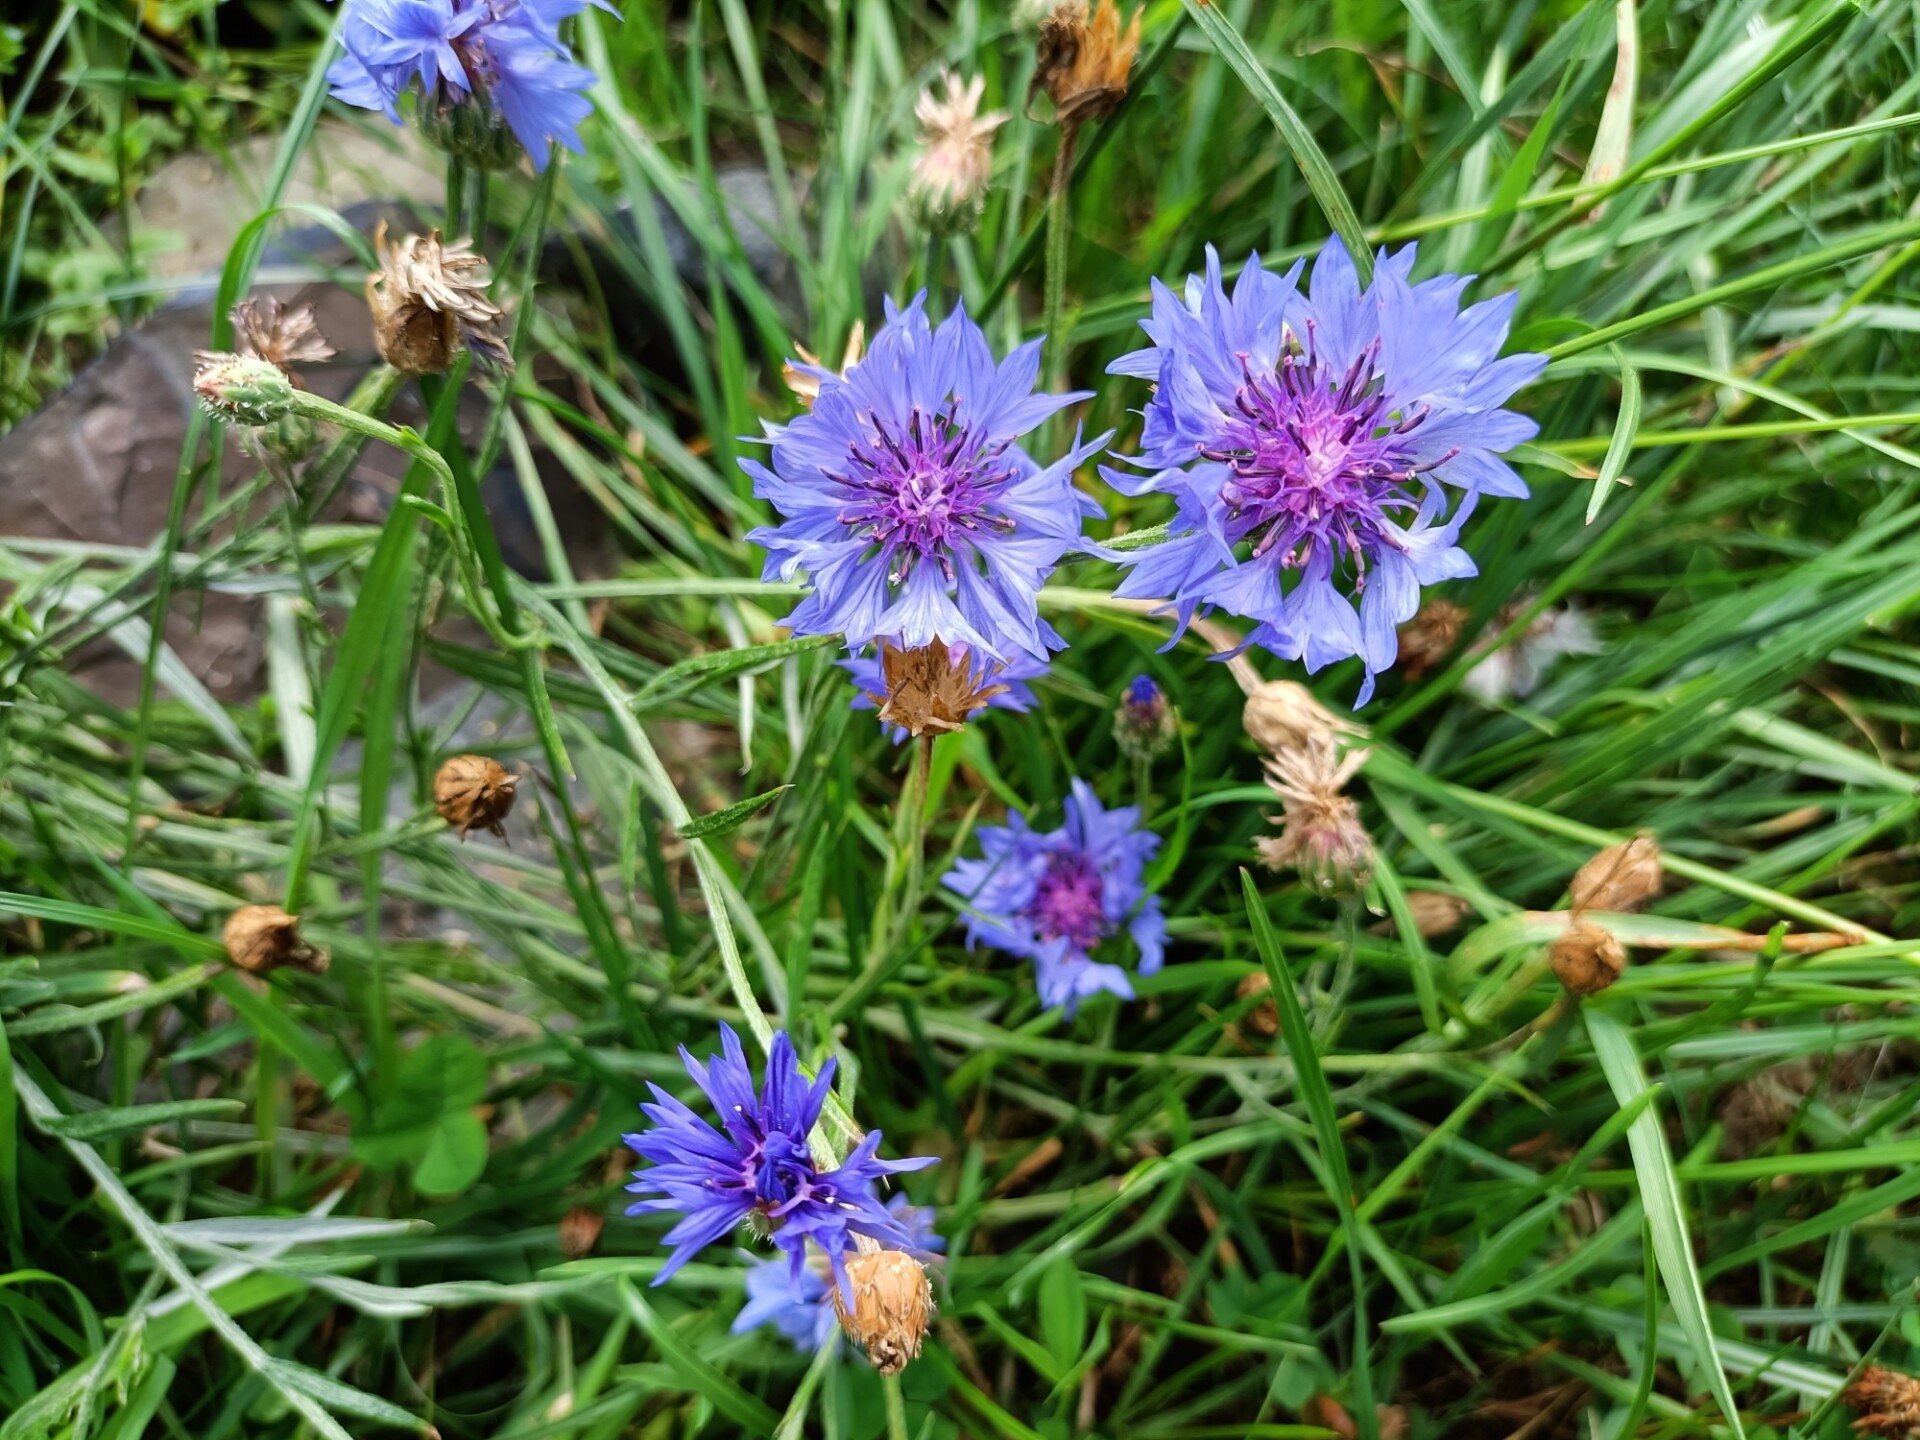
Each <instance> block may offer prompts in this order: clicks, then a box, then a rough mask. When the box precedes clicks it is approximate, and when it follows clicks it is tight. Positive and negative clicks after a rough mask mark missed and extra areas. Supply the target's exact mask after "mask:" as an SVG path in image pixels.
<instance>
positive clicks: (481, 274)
mask: <svg viewBox="0 0 1920 1440" xmlns="http://www.w3.org/2000/svg"><path fill="white" fill-rule="evenodd" d="M373 244H374V249H375V250H376V251H377V252H378V253H379V256H380V268H379V269H378V270H377V271H375V272H374V273H373V274H371V275H369V276H368V277H367V307H368V308H369V309H370V310H372V311H373V341H374V344H375V345H376V346H378V347H379V350H380V354H381V357H382V358H383V359H385V360H386V362H387V363H388V364H389V365H391V366H393V368H394V369H396V370H399V371H402V372H403V373H405V374H408V375H444V374H445V373H446V372H447V370H448V369H449V368H451V366H452V365H453V362H454V359H455V357H456V356H457V355H458V354H459V353H460V347H461V346H463V345H464V346H465V347H466V348H467V349H469V350H471V351H472V352H473V353H474V355H475V357H477V358H478V359H480V360H484V361H486V362H487V363H488V364H490V365H494V366H496V367H498V368H500V369H503V370H509V371H510V370H512V369H513V356H512V354H511V352H510V351H509V350H508V348H507V342H506V341H505V340H504V339H502V338H501V336H500V333H499V330H498V329H497V326H498V325H499V322H500V319H501V315H502V313H503V312H502V311H501V310H500V307H499V306H497V305H495V304H494V303H493V302H492V301H491V300H489V299H488V298H487V283H488V282H487V262H486V260H485V259H483V258H482V257H481V256H479V255H477V254H475V253H474V251H473V248H472V246H471V245H469V244H468V243H467V242H466V241H464V240H462V241H459V242H457V243H455V244H452V245H449V244H446V243H445V242H444V241H443V240H441V238H440V232H439V231H438V230H433V231H430V232H429V233H427V234H425V235H409V236H407V237H406V238H405V239H403V240H401V241H399V242H398V243H397V244H390V243H388V240H387V226H386V222H385V221H384V220H383V221H381V223H380V228H379V229H378V230H377V231H375V232H374V236H373Z"/></svg>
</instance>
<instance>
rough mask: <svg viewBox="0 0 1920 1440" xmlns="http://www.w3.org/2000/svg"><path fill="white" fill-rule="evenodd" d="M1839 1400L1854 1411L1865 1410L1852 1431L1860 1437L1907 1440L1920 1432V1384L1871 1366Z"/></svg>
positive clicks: (1890, 1371) (1909, 1378) (1908, 1377)
mask: <svg viewBox="0 0 1920 1440" xmlns="http://www.w3.org/2000/svg"><path fill="white" fill-rule="evenodd" d="M1840 1398H1841V1400H1842V1401H1844V1402H1845V1403H1846V1404H1847V1405H1848V1406H1850V1407H1851V1408H1853V1409H1855V1410H1863V1411H1865V1412H1866V1413H1865V1414H1863V1415H1862V1416H1861V1417H1860V1418H1859V1419H1858V1420H1856V1421H1854V1422H1853V1429H1854V1432H1855V1433H1856V1434H1860V1435H1889V1436H1896V1437H1899V1440H1908V1437H1910V1436H1912V1435H1913V1434H1914V1433H1915V1432H1916V1431H1920V1380H1916V1379H1915V1378H1914V1377H1913V1376H1911V1375H1902V1374H1901V1373H1900V1372H1899V1371H1897V1370H1888V1369H1885V1368H1884V1367H1882V1366H1879V1365H1869V1366H1867V1368H1866V1369H1864V1370H1862V1371H1861V1372H1860V1376H1859V1378H1858V1379H1856V1380H1855V1381H1854V1382H1853V1383H1852V1384H1851V1385H1849V1386H1848V1387H1847V1388H1846V1389H1845V1390H1844V1391H1842V1392H1841V1395H1840Z"/></svg>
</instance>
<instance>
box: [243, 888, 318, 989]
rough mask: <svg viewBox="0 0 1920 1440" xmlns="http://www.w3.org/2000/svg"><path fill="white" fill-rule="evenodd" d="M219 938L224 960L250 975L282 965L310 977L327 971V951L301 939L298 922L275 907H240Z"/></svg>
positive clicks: (275, 968)
mask: <svg viewBox="0 0 1920 1440" xmlns="http://www.w3.org/2000/svg"><path fill="white" fill-rule="evenodd" d="M220 939H221V942H222V943H223V944H225V946H226V947H227V958H228V959H229V960H231V961H233V963H234V964H235V965H238V966H239V967H240V968H241V969H242V970H245V971H248V972H249V973H251V974H254V975H264V974H266V973H267V971H269V970H278V969H280V968H281V967H282V966H284V965H291V966H293V967H295V968H296V969H299V970H305V971H308V972H310V973H311V974H314V975H319V974H323V973H324V972H325V971H326V968H327V952H326V951H324V950H316V949H315V948H314V947H313V946H311V945H309V944H307V942H306V941H305V940H302V939H301V938H300V929H299V921H298V920H297V919H296V918H295V917H294V916H292V915H289V914H288V913H287V912H286V911H284V910H282V909H281V908H280V907H279V906H278V905H242V906H241V907H240V908H239V909H238V910H236V911H234V912H233V914H231V915H229V916H228V917H227V923H226V927H225V928H224V929H223V930H222V931H221V932H220Z"/></svg>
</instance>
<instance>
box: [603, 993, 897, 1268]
mask: <svg viewBox="0 0 1920 1440" xmlns="http://www.w3.org/2000/svg"><path fill="white" fill-rule="evenodd" d="M720 1047H721V1053H720V1054H719V1055H715V1056H711V1057H709V1059H708V1061H707V1063H706V1064H704V1065H703V1064H701V1063H700V1062H699V1061H697V1060H695V1059H694V1058H693V1056H691V1055H689V1054H688V1053H687V1051H686V1048H685V1047H684V1046H682V1047H681V1050H680V1060H681V1063H682V1064H684V1065H685V1066H686V1067H687V1073H688V1074H689V1075H691V1076H692V1077H693V1081H694V1084H696V1085H698V1086H699V1087H700V1089H701V1090H702V1091H703V1092H704V1093H705V1094H706V1097H707V1099H708V1100H709V1101H710V1102H711V1103H712V1105H713V1108H714V1111H715V1113H716V1114H718V1115H719V1117H720V1124H721V1129H718V1130H716V1129H714V1127H713V1126H712V1125H710V1124H708V1123H707V1122H706V1121H705V1120H703V1119H701V1118H700V1117H699V1116H698V1115H696V1114H694V1112H693V1111H692V1110H690V1109H689V1108H688V1107H687V1106H686V1105H685V1104H683V1103H682V1102H680V1101H679V1100H676V1099H675V1098H674V1097H673V1096H671V1095H669V1094H668V1093H667V1092H666V1091H664V1090H662V1089H661V1088H660V1087H659V1086H658V1085H651V1084H650V1085H649V1086H648V1088H649V1089H650V1090H652V1092H653V1102H652V1103H651V1104H643V1105H641V1107H640V1109H641V1112H642V1113H643V1114H645V1115H646V1117H647V1119H648V1120H649V1121H651V1122H652V1125H651V1127H650V1128H649V1129H646V1130H642V1131H640V1132H638V1133H636V1134H632V1135H627V1136H625V1137H623V1138H624V1139H625V1141H626V1144H627V1146H628V1148H629V1149H631V1150H633V1151H634V1153H635V1154H637V1155H640V1156H641V1157H643V1158H645V1159H647V1160H651V1161H653V1162H654V1164H653V1167H652V1168H651V1169H648V1170H640V1171H636V1172H635V1175H634V1183H633V1184H631V1185H629V1186H627V1189H628V1190H629V1191H633V1192H635V1193H639V1194H646V1193H648V1192H652V1193H653V1194H654V1195H656V1196H657V1197H658V1198H655V1199H650V1200H641V1201H638V1202H636V1203H635V1204H633V1205H630V1206H628V1207H627V1213H628V1214H629V1215H645V1214H651V1213H654V1212H660V1211H665V1212H670V1213H676V1214H679V1215H680V1216H681V1217H682V1218H681V1220H680V1223H679V1224H677V1225H675V1226H674V1227H673V1228H672V1229H671V1230H669V1231H668V1232H667V1235H666V1239H665V1241H664V1243H665V1244H666V1245H667V1246H668V1248H669V1249H672V1250H673V1255H672V1257H671V1258H670V1259H668V1261H667V1263H666V1264H665V1265H663V1266H661V1268H660V1273H659V1275H658V1276H657V1277H655V1279H654V1282H653V1283H654V1284H656V1285H658V1284H661V1283H662V1282H663V1281H666V1280H668V1279H670V1278H671V1277H672V1276H673V1273H674V1272H675V1271H676V1270H678V1269H679V1268H680V1267H681V1266H682V1265H684V1264H686V1262H687V1261H689V1260H691V1259H692V1258H693V1257H694V1256H695V1255H697V1254H698V1253H699V1252H700V1251H701V1250H703V1249H705V1248H706V1247H707V1246H708V1245H711V1244H712V1243H713V1242H714V1241H716V1240H719V1239H721V1238H722V1237H724V1236H726V1235H729V1234H731V1233H733V1232H734V1231H736V1230H738V1229H739V1228H740V1227H741V1226H743V1225H745V1224H747V1223H748V1222H749V1221H752V1222H754V1223H755V1225H756V1227H757V1226H765V1227H766V1229H767V1235H768V1238H769V1239H770V1240H771V1241H772V1242H773V1244H774V1245H775V1246H776V1247H777V1248H779V1249H780V1250H782V1251H783V1252H785V1254H786V1256H787V1261H788V1276H789V1279H790V1281H791V1284H792V1287H793V1289H794V1291H795V1293H796V1294H797V1293H799V1292H800V1291H801V1289H802V1288H803V1286H804V1283H805V1276H806V1261H807V1245H808V1242H809V1241H811V1242H812V1243H813V1244H814V1245H815V1246H817V1247H818V1248H819V1249H820V1251H821V1252H822V1253H823V1254H825V1256H826V1257H827V1262H828V1264H829V1265H830V1266H831V1267H832V1269H833V1274H834V1276H835V1278H836V1279H837V1280H838V1281H839V1282H840V1284H841V1285H842V1287H845V1286H846V1285H847V1270H846V1258H845V1257H846V1255H847V1253H848V1251H849V1250H850V1249H851V1248H852V1246H853V1237H854V1236H855V1235H865V1236H867V1237H868V1238H869V1239H872V1240H875V1241H878V1242H879V1243H880V1244H882V1245H890V1246H894V1247H896V1248H900V1249H904V1248H906V1247H907V1245H908V1244H909V1243H910V1242H911V1238H912V1237H911V1236H910V1234H909V1233H908V1231H907V1230H906V1228H905V1227H904V1226H903V1225H902V1224H901V1223H900V1221H899V1220H898V1219H897V1218H896V1217H895V1216H894V1215H893V1214H892V1213H891V1212H890V1211H889V1210H888V1209H887V1208H886V1206H885V1205H883V1204H882V1203H881V1202H880V1200H879V1198H878V1197H877V1196H876V1195H875V1194H874V1188H873V1187H874V1183H875V1182H876V1181H878V1180H879V1179H880V1178H881V1177H883V1176H886V1175H894V1174H898V1173H900V1172H901V1171H905V1170H920V1169H923V1168H925V1167H926V1166H928V1165H931V1164H933V1163H934V1162H933V1160H932V1159H931V1158H924V1159H915V1160H881V1159H879V1158H877V1156H876V1153H875V1152H877V1151H878V1149H879V1148H880V1132H879V1131H878V1130H873V1131H869V1132H868V1133H867V1135H866V1138H865V1139H863V1140H862V1141H861V1142H860V1144H859V1145H858V1146H856V1147H855V1149H854V1151H853V1153H852V1154H850V1155H848V1156H847V1158H846V1160H845V1162H843V1163H842V1164H840V1165H839V1166H837V1167H835V1168H833V1169H830V1170H823V1169H821V1168H820V1165H819V1162H817V1161H816V1160H815V1159H814V1158H813V1154H812V1152H811V1151H810V1150H809V1149H808V1147H807V1133H808V1132H809V1131H810V1130H812V1129H813V1126H814V1123H815V1122H816V1121H817V1120H818V1119H819V1118H820V1109H821V1106H822V1105H824V1104H825V1103H826V1098H827V1094H828V1092H829V1090H831V1088H832V1086H833V1071H834V1062H833V1061H832V1060H828V1061H827V1063H826V1064H824V1065H822V1066H821V1067H820V1073H819V1075H818V1076H817V1077H816V1078H815V1079H814V1081H813V1083H812V1084H811V1085H809V1084H808V1083H807V1079H806V1076H805V1075H804V1074H803V1073H802V1072H801V1070H800V1062H799V1060H798V1059H797V1058H796V1057H795V1055H794V1053H793V1042H792V1040H790V1039H789V1038H788V1036H787V1032H786V1031H784V1030H782V1031H779V1032H777V1033H776V1034H775V1035H774V1037H773V1045H772V1047H771V1048H770V1049H769V1051H768V1054H767V1068H766V1077H765V1081H764V1083H763V1085H762V1087H761V1089H760V1090H759V1091H757V1092H756V1091H755V1089H754V1084H753V1073H752V1071H751V1070H750V1069H749V1068H748V1066H747V1057H746V1054H745V1052H744V1051H743V1050H742V1049H741V1047H740V1037H739V1036H737V1035H735V1034H734V1033H733V1031H732V1029H730V1028H729V1027H728V1026H726V1025H722V1026H721V1027H720Z"/></svg>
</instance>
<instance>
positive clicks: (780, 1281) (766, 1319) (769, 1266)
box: [732, 1197, 898, 1355]
mask: <svg viewBox="0 0 1920 1440" xmlns="http://www.w3.org/2000/svg"><path fill="white" fill-rule="evenodd" d="M896 1198H898V1197H896ZM830 1293H831V1291H829V1289H828V1287H827V1282H826V1281H825V1280H823V1279H822V1278H821V1277H820V1276H819V1275H818V1274H817V1273H815V1271H814V1270H813V1269H812V1268H811V1267H808V1268H806V1269H803V1270H802V1271H801V1272H800V1282H799V1288H798V1289H795V1287H794V1281H793V1276H792V1274H791V1273H790V1268H789V1266H788V1264H787V1262H786V1261H785V1260H784V1259H768V1260H750V1261H748V1263H747V1303H746V1304H745V1305H743V1306H741V1307H740V1313H739V1314H738V1315H736V1316H735V1317H734V1320H733V1327H732V1328H733V1333H734V1334H736V1335H745V1334H746V1333H747V1332H748V1331H750V1330H758V1329H759V1328H760V1327H761V1326H762V1325H771V1326H773V1327H774V1328H775V1329H776V1330H778V1331H779V1332H780V1333H781V1334H782V1335H784V1336H786V1337H787V1339H788V1340H790V1341H792V1342H793V1348H794V1349H796V1350H800V1351H804V1352H805V1353H806V1354H809V1355H811V1354H813V1353H815V1352H816V1351H818V1350H819V1349H821V1347H823V1346H824V1345H825V1344H826V1343H827V1342H828V1341H829V1340H831V1339H832V1338H833V1336H834V1332H835V1331H837V1330H838V1329H839V1328H840V1321H839V1318H838V1317H837V1316H835V1314H834V1313H833V1305H832V1303H831V1302H830V1301H829V1300H828V1299H827V1297H828V1295H829V1294H830Z"/></svg>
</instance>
